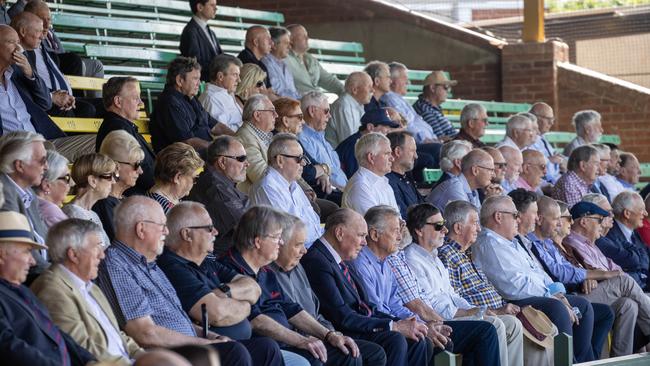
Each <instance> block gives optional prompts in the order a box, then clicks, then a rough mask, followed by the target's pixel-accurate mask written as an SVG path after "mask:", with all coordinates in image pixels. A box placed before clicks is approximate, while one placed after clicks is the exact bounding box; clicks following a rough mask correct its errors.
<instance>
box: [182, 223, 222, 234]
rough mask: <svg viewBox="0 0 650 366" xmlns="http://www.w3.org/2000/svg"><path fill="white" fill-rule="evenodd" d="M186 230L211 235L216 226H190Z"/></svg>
mask: <svg viewBox="0 0 650 366" xmlns="http://www.w3.org/2000/svg"><path fill="white" fill-rule="evenodd" d="M185 229H191V230H205V231H207V232H209V233H211V232H212V231H213V230H215V228H214V225H212V224H210V225H202V226H188V227H186V228H185Z"/></svg>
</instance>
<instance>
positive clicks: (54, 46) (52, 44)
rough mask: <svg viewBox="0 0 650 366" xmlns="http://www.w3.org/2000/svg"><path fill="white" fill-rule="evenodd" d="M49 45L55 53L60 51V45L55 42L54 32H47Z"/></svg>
mask: <svg viewBox="0 0 650 366" xmlns="http://www.w3.org/2000/svg"><path fill="white" fill-rule="evenodd" d="M47 43H48V46H49V47H50V48H51V49H53V50H55V51H56V50H58V49H59V44H58V43H56V42H55V41H54V34H52V31H47Z"/></svg>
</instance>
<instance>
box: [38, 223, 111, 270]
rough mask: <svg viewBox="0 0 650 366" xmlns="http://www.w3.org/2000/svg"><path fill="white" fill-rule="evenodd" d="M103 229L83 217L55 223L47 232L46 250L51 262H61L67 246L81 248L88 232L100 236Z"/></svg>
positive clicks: (65, 254)
mask: <svg viewBox="0 0 650 366" xmlns="http://www.w3.org/2000/svg"><path fill="white" fill-rule="evenodd" d="M102 232H103V230H102V228H101V227H100V226H99V225H97V224H96V223H94V222H92V221H89V220H83V219H77V218H72V219H67V220H63V221H61V222H58V223H56V224H55V225H54V226H52V227H51V228H50V229H49V230H48V232H47V240H46V242H47V252H48V255H49V256H50V259H51V260H52V262H53V263H63V262H65V260H66V259H67V258H68V255H67V252H68V249H69V248H72V249H74V250H75V251H78V250H79V249H81V248H82V247H83V246H84V244H85V242H86V237H87V236H88V235H89V234H93V233H94V234H97V235H99V236H100V237H101V234H102Z"/></svg>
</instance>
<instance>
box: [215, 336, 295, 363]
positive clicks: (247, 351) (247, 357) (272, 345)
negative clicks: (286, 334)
mask: <svg viewBox="0 0 650 366" xmlns="http://www.w3.org/2000/svg"><path fill="white" fill-rule="evenodd" d="M212 346H213V347H214V348H215V349H216V350H217V352H219V359H220V360H221V364H222V365H224V366H225V365H228V366H248V365H250V366H258V365H264V366H276V365H284V360H283V359H282V353H281V352H280V347H279V346H278V344H277V343H276V342H275V341H274V340H272V339H271V338H267V337H256V338H251V339H246V340H242V341H237V342H224V343H215V344H213V345H212Z"/></svg>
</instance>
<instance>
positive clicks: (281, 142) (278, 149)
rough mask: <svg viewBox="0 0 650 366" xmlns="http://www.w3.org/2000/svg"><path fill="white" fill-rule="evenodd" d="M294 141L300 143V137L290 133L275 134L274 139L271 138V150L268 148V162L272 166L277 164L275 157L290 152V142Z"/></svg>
mask: <svg viewBox="0 0 650 366" xmlns="http://www.w3.org/2000/svg"><path fill="white" fill-rule="evenodd" d="M291 141H293V142H295V143H297V144H298V145H300V143H299V142H298V138H297V137H296V136H295V135H293V134H290V133H278V134H277V135H275V136H273V140H271V144H270V145H269V150H268V153H267V155H268V161H267V162H268V164H269V165H270V166H275V165H276V163H275V157H276V156H278V155H282V154H286V153H288V152H289V143H290V142H291Z"/></svg>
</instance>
